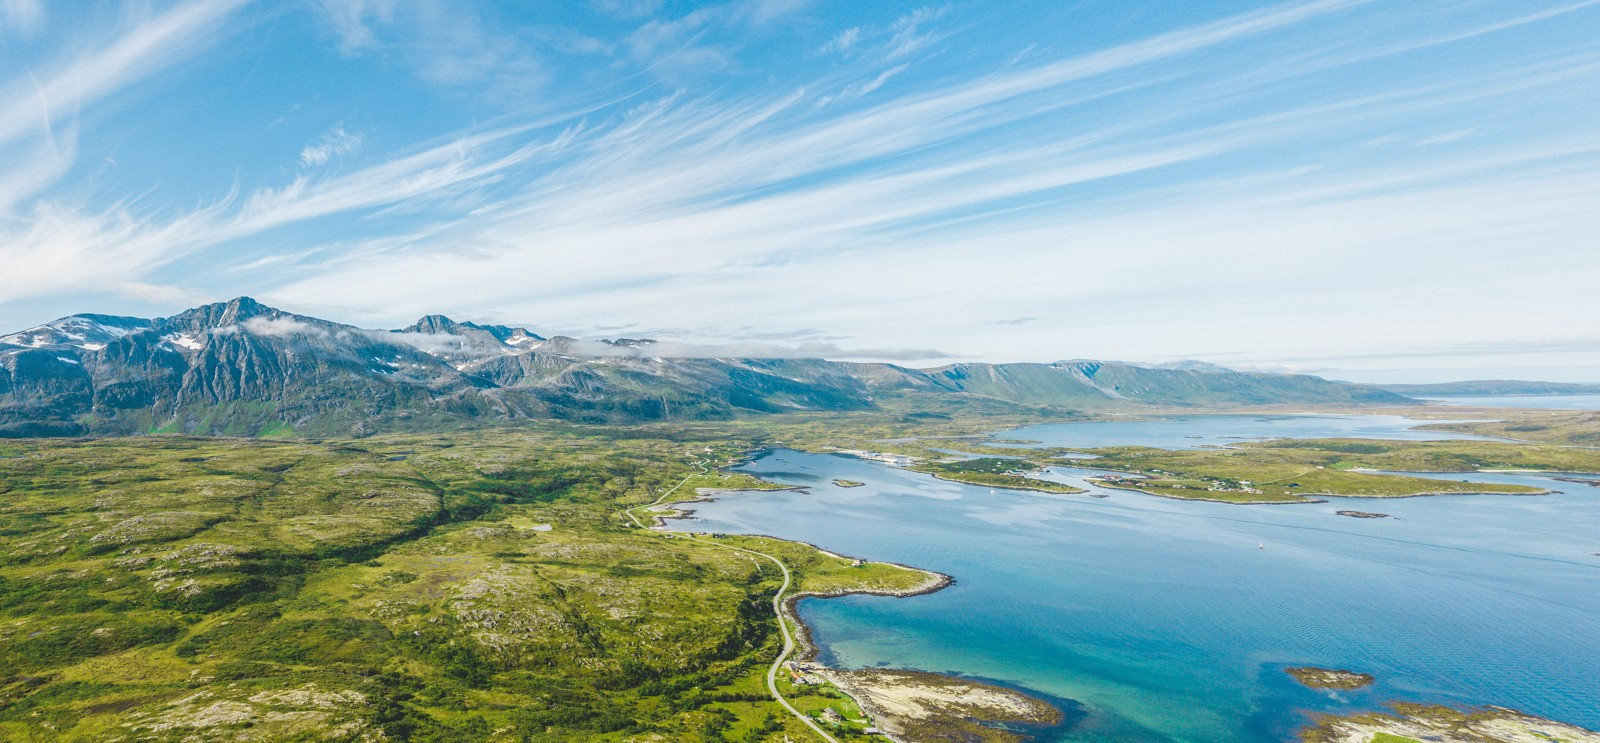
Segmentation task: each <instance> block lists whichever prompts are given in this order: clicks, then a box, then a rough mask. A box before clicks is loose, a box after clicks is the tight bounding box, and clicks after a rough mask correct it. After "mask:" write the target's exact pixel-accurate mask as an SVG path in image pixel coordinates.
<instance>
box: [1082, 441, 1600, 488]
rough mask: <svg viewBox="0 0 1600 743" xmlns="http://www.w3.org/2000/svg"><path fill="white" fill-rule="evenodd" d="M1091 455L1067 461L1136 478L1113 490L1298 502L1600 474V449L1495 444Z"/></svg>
mask: <svg viewBox="0 0 1600 743" xmlns="http://www.w3.org/2000/svg"><path fill="white" fill-rule="evenodd" d="M1085 451H1086V452H1087V453H1089V454H1093V455H1095V458H1094V459H1093V460H1090V461H1087V462H1086V461H1084V460H1081V459H1079V460H1061V464H1068V465H1074V466H1082V465H1085V464H1087V465H1089V466H1092V467H1094V468H1095V469H1101V470H1112V471H1116V472H1123V473H1127V474H1126V475H1107V476H1102V477H1100V478H1097V479H1096V482H1097V483H1098V484H1101V485H1104V486H1106V487H1113V488H1124V489H1129V490H1139V491H1143V492H1147V493H1153V494H1156V495H1164V496H1168V497H1173V498H1188V499H1195V500H1215V501H1224V502H1229V503H1295V502H1303V501H1308V500H1314V499H1315V496H1318V495H1339V496H1352V497H1368V498H1394V497H1404V496H1411V495H1432V494H1448V493H1528V494H1532V493H1540V492H1544V491H1543V490H1540V489H1539V488H1532V487H1527V486H1522V485H1505V484H1499V483H1485V482H1474V481H1472V480H1471V478H1470V477H1464V478H1461V479H1438V478H1427V477H1415V476H1408V475H1405V474H1392V473H1394V472H1402V473H1403V472H1463V473H1470V472H1473V471H1479V470H1494V469H1523V470H1539V471H1554V472H1600V450H1590V449H1580V448H1572V447H1560V446H1547V445H1536V444H1511V443H1501V442H1492V441H1373V440H1367V439H1360V440H1357V439H1289V440H1277V441H1266V442H1253V443H1246V444H1240V445H1238V446H1235V447H1228V448H1207V449H1178V450H1171V449H1156V448H1150V447H1138V446H1125V447H1112V448H1104V449H1088V450H1085Z"/></svg>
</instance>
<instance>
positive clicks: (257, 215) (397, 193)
mask: <svg viewBox="0 0 1600 743" xmlns="http://www.w3.org/2000/svg"><path fill="white" fill-rule="evenodd" d="M0 163H3V164H4V167H3V168H0V328H3V329H8V330H10V329H19V328H23V327H27V326H30V325H34V324H37V323H40V322H43V321H46V320H49V319H53V318H55V317H58V316H61V315H65V314H70V313H74V312H83V311H94V312H107V313H117V314H135V315H146V316H148V315H159V314H168V313H171V312H174V311H177V310H179V309H182V308H184V307H187V306H192V305H194V304H198V303H201V302H205V301H214V300H218V299H225V298H228V297H232V296H236V295H240V294H249V295H252V296H255V297H257V298H259V299H262V300H263V301H267V302H269V303H272V304H275V305H278V306H281V307H284V308H287V309H291V310H296V311H301V312H305V313H308V314H314V315H318V316H322V317H327V318H329V319H334V320H340V321H345V322H351V323H355V324H361V325H366V326H382V327H390V326H399V325H403V324H407V323H409V322H411V321H412V320H414V319H415V318H416V317H417V316H419V315H421V314H424V313H430V312H443V313H446V314H449V315H451V316H453V317H457V318H458V319H478V320H492V321H502V322H512V323H517V324H525V325H527V326H529V327H531V328H533V329H535V330H537V331H539V332H543V333H547V334H548V333H566V334H573V335H580V336H591V337H593V336H606V337H614V336H619V335H626V336H632V337H639V336H651V337H659V338H665V339H671V340H675V341H682V342H685V343H691V344H697V347H699V348H701V349H707V348H709V349H713V350H712V351H707V352H717V353H729V354H732V353H775V354H776V353H785V354H793V353H804V354H818V355H826V356H830V357H835V358H843V357H849V358H878V359H887V360H895V361H899V362H902V363H907V364H911V365H931V364H934V363H939V362H942V361H948V360H955V359H966V360H975V359H982V360H994V361H1049V360H1055V359H1061V358H1074V357H1091V358H1114V359H1130V360H1146V361H1162V360H1171V359H1178V358H1197V359H1203V360H1207V361H1212V362H1215V363H1220V364H1225V365H1231V366H1235V367H1239V368H1249V369H1272V370H1297V371H1311V372H1314V373H1320V374H1323V375H1326V376H1330V377H1336V378H1349V379H1362V380H1391V381H1408V380H1436V379H1458V378H1482V377H1521V378H1547V379H1563V380H1574V381H1600V300H1597V299H1596V297H1597V296H1600V2H1597V1H1595V0H1590V1H1585V2H1576V1H1573V0H1566V1H1564V2H1560V1H1558V2H1545V1H1543V0H1505V1H1491V0H1457V1H1453V2H1425V3H1416V2H1398V1H1394V0H1388V1H1381V2H1380V1H1376V0H1374V1H1369V2H1361V1H1358V0H1318V1H1313V2H1284V3H1261V2H1228V1H1219V2H1206V3H1173V2H1154V1H1151V2H1130V1H1127V0H1122V1H1118V2H1111V1H1110V0H1083V1H1081V2H1065V1H1062V2H1027V3H978V2H965V3H962V2H952V3H947V4H924V3H896V2H873V3H862V2H822V1H821V0H751V1H750V2H731V3H722V4H710V3H688V2H670V1H668V0H590V1H588V2H578V1H576V0H575V1H574V2H568V3H523V2H516V3H512V2H500V3H491V2H484V1H478V0H450V1H448V2H446V1H445V0H298V1H297V0H281V1H278V2H250V1H249V0H190V1H188V2H124V3H118V2H83V3H53V2H45V1H43V0H0Z"/></svg>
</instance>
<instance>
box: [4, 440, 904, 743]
mask: <svg viewBox="0 0 1600 743" xmlns="http://www.w3.org/2000/svg"><path fill="white" fill-rule="evenodd" d="M749 445H750V441H749V440H747V439H739V438H737V437H734V436H726V435H724V436H722V437H719V438H717V439H715V440H704V439H700V438H697V437H696V436H695V434H694V432H692V431H685V430H682V429H675V428H666V427H663V428H659V429H655V430H651V431H648V432H645V431H639V430H620V429H594V430H587V431H585V430H578V429H562V430H557V431H518V432H499V433H493V434H490V433H482V434H477V433H472V434H466V433H463V434H452V435H426V436H397V437H388V438H374V439H365V440H361V441H331V442H296V443H291V442H283V441H262V440H254V441H251V440H223V439H199V438H188V437H176V436H161V437H146V438H140V439H120V440H104V441H81V442H62V441H49V442H35V441H15V442H10V443H8V444H6V446H5V450H4V451H3V452H0V668H3V669H4V670H3V671H0V739H5V740H68V741H71V740H81V741H90V740H94V741H100V740H115V739H123V740H134V739H137V740H185V739H204V740H245V739H251V740H285V739H296V740H341V739H344V740H357V739H378V738H380V737H381V738H386V739H390V740H415V741H480V740H531V739H539V740H573V741H580V740H621V739H624V738H637V739H649V738H650V737H651V736H656V739H666V740H674V741H678V740H682V741H764V740H772V741H778V740H785V739H786V738H787V739H790V740H808V739H809V737H808V736H809V735H811V734H810V733H808V732H807V731H806V729H805V728H804V727H803V725H802V724H801V723H800V722H799V721H798V720H796V719H794V718H793V717H792V716H790V715H788V714H787V713H786V712H785V711H784V710H782V709H781V708H780V707H779V706H778V705H777V704H776V703H775V702H773V701H772V700H771V699H770V698H769V696H768V694H767V691H766V689H765V686H764V675H765V671H766V668H767V666H768V665H769V664H770V663H771V661H772V658H773V657H774V656H775V655H776V653H777V651H778V649H779V647H780V646H781V638H780V637H779V635H778V632H777V625H776V621H775V618H774V616H773V614H772V605H771V600H772V596H773V594H774V592H775V591H776V589H777V587H778V585H779V582H780V580H781V576H780V575H779V574H778V571H777V570H776V569H775V568H774V566H772V565H770V564H766V565H764V564H762V562H761V561H759V560H755V559H752V558H751V556H749V555H748V554H745V553H741V552H737V551H734V550H728V549H722V548H720V546H719V545H718V544H714V543H713V544H707V543H701V542H696V541H693V540H688V539H682V538H676V539H675V538H669V537H667V536H665V535H662V534H657V533H651V532H647V531H644V530H640V529H637V528H631V527H630V525H629V524H628V522H626V521H625V520H624V519H622V518H621V517H620V516H619V511H620V510H621V509H623V508H625V507H631V506H634V505H639V504H644V503H649V502H651V501H653V500H654V499H655V498H656V494H657V493H658V492H660V491H661V490H663V489H664V488H667V487H670V486H671V485H673V484H676V483H677V482H678V481H680V480H682V479H683V478H684V477H685V476H687V475H691V474H693V473H696V472H697V471H698V470H697V468H695V467H692V466H691V462H693V461H696V460H711V461H713V462H719V463H720V462H726V461H729V460H731V459H735V458H737V457H739V456H741V455H742V454H743V453H744V451H746V448H747V447H748V446H749ZM751 482H753V481H751V480H750V478H747V477H744V476H741V475H730V474H727V473H722V472H717V471H715V470H713V471H712V472H711V473H708V474H706V475H697V476H696V477H695V478H694V479H693V480H692V481H691V482H690V483H689V485H690V486H691V487H692V486H705V487H737V486H744V485H749V484H751ZM732 541H737V543H738V544H739V545H741V546H748V547H754V548H759V549H760V550H761V551H765V552H770V553H772V554H777V555H781V557H782V559H784V560H785V561H786V562H787V563H788V564H789V565H790V566H791V569H793V570H794V571H795V573H796V578H797V581H798V587H799V588H801V589H802V590H808V591H816V592H820V593H826V592H837V591H842V590H849V589H853V588H867V589H872V590H897V589H900V588H903V587H905V586H906V585H913V584H916V583H918V582H919V581H924V580H926V577H927V576H926V575H925V574H922V573H918V572H915V571H909V570H904V569H901V568H898V567H893V566H885V565H877V564H870V563H869V564H865V565H857V564H855V562H854V561H852V560H849V559H847V558H842V557H837V556H829V555H826V554H824V553H821V552H818V551H817V550H815V549H813V548H810V547H808V546H805V545H799V544H794V543H787V542H780V541H777V540H770V539H760V538H737V540H734V539H731V538H730V542H732ZM380 734H381V736H380Z"/></svg>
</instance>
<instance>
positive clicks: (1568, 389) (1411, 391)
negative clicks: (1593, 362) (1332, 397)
mask: <svg viewBox="0 0 1600 743" xmlns="http://www.w3.org/2000/svg"><path fill="white" fill-rule="evenodd" d="M1379 386H1380V387H1382V388H1383V389H1386V390H1388V391H1390V392H1394V393H1396V394H1400V395H1408V396H1411V397H1455V396H1463V397H1484V396H1490V395H1600V384H1572V383H1569V382H1525V381H1522V380H1517V379H1480V380H1475V381H1470V382H1440V383H1438V384H1384V385H1379Z"/></svg>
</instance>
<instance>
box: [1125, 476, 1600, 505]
mask: <svg viewBox="0 0 1600 743" xmlns="http://www.w3.org/2000/svg"><path fill="white" fill-rule="evenodd" d="M1447 474H1454V473H1447ZM1461 474H1470V473H1461ZM1100 487H1102V488H1107V489H1109V490H1122V491H1127V492H1132V493H1143V494H1145V495H1153V496H1155V497H1157V498H1167V499H1170V500H1187V501H1201V502H1204V503H1221V504H1223V505H1228V506H1297V505H1307V504H1311V503H1327V502H1329V501H1328V500H1327V499H1328V498H1361V499H1363V500H1399V499H1401V498H1436V497H1439V496H1444V495H1517V496H1528V497H1536V496H1541V495H1553V494H1555V493H1557V492H1560V491H1556V490H1551V489H1548V488H1546V489H1544V490H1541V491H1538V492H1533V493H1529V492H1513V491H1509V490H1473V491H1470V492H1466V491H1459V490H1455V491H1450V490H1444V491H1438V492H1431V493H1404V494H1400V495H1352V494H1349V493H1304V494H1303V495H1304V496H1305V498H1304V499H1303V500H1260V501H1235V500H1222V499H1220V498H1190V497H1187V496H1182V495H1168V494H1166V493H1152V492H1150V491H1148V490H1141V489H1139V488H1131V487H1122V486H1117V485H1103V484H1102V485H1100ZM1597 487H1600V485H1597Z"/></svg>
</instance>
